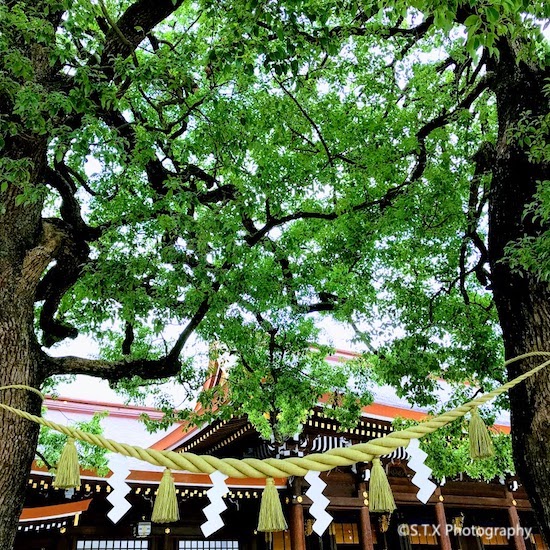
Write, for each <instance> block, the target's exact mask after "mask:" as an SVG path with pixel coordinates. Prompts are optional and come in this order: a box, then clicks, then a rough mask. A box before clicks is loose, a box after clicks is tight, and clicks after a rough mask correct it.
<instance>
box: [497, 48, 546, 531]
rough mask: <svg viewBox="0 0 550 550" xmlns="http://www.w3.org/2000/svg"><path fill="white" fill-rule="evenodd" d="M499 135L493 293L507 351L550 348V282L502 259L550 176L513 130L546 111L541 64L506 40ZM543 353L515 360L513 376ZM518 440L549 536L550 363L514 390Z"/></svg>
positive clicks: (521, 467) (528, 230)
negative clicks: (524, 58)
mask: <svg viewBox="0 0 550 550" xmlns="http://www.w3.org/2000/svg"><path fill="white" fill-rule="evenodd" d="M495 69H496V74H498V78H497V79H496V80H497V81H496V82H495V85H494V88H493V90H494V92H495V95H496V98H497V109H498V119H499V136H498V143H497V147H496V159H495V163H494V168H493V179H492V184H491V194H490V198H489V256H490V262H491V270H492V274H493V283H492V288H493V294H494V299H495V304H496V307H497V311H498V315H499V319H500V325H501V327H502V332H503V338H504V346H505V352H506V357H507V358H511V357H515V356H517V355H520V354H523V353H527V352H531V351H549V350H550V288H549V285H548V284H547V283H542V282H540V281H538V280H537V278H536V277H535V276H534V275H533V274H529V273H526V272H523V273H518V272H515V271H513V270H511V269H510V266H509V265H508V264H507V263H506V262H505V261H502V259H503V257H504V255H505V251H504V249H505V246H506V245H507V244H508V243H509V242H511V241H515V240H517V239H518V238H521V237H523V236H537V235H538V234H540V232H541V230H542V229H543V228H541V227H540V225H537V223H536V222H535V221H534V220H532V219H530V218H529V217H527V218H524V212H525V207H526V205H527V204H529V203H531V202H532V201H533V195H534V193H535V191H536V188H537V182H538V181H544V180H550V170H549V168H550V166H549V164H548V163H545V162H540V163H537V162H534V161H533V160H532V159H529V157H528V155H527V154H526V152H525V151H524V150H522V148H521V147H520V146H519V144H518V143H517V142H516V141H515V140H514V138H513V137H511V135H510V130H511V129H512V128H513V127H514V126H515V125H516V124H517V123H518V121H519V120H520V118H521V116H522V114H524V113H525V112H527V111H531V113H532V114H534V115H540V114H545V113H548V98H546V97H545V96H544V93H543V91H542V87H543V85H544V84H545V82H544V81H545V78H547V77H548V75H547V74H546V75H545V74H544V72H543V71H541V70H540V69H537V68H534V67H530V66H528V65H526V64H525V63H517V62H516V59H515V55H514V52H513V49H512V47H510V46H509V45H506V46H504V47H502V48H501V59H500V61H499V62H498V64H497V65H496V67H495ZM541 361H542V359H541V358H536V359H533V360H529V361H522V362H519V363H514V364H512V365H510V367H509V371H508V374H509V376H510V377H511V378H512V377H515V376H517V375H518V374H520V373H521V372H525V371H526V370H528V369H529V368H532V367H533V366H535V365H536V364H538V363H540V362H541ZM510 402H511V420H512V440H513V448H514V459H515V464H516V469H517V472H518V474H519V476H520V478H521V480H522V482H523V484H524V485H525V488H526V490H527V493H528V495H529V497H530V499H531V503H532V505H533V507H534V509H535V513H536V515H537V518H538V522H539V525H540V527H541V529H542V531H543V533H544V536H545V538H546V540H547V541H550V368H548V369H545V370H543V371H542V372H539V373H538V374H537V375H536V376H535V377H533V378H530V379H528V380H527V381H526V382H524V383H523V384H520V385H519V386H517V387H516V388H515V389H514V390H512V391H511V392H510Z"/></svg>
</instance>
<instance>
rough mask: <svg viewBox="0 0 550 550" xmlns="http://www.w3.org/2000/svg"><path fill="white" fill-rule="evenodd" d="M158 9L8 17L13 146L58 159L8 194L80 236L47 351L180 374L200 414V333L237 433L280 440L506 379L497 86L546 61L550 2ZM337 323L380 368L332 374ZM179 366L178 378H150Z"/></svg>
mask: <svg viewBox="0 0 550 550" xmlns="http://www.w3.org/2000/svg"><path fill="white" fill-rule="evenodd" d="M138 4H139V5H140V6H139V7H140V8H141V7H143V6H141V3H139V2H138V3H136V4H131V3H130V2H127V1H123V2H119V1H117V2H114V1H111V0H105V1H102V0H100V1H99V2H98V3H91V2H87V1H78V2H76V1H75V2H72V1H69V0H64V1H60V0H48V1H46V2H39V3H37V4H36V7H33V6H30V5H28V4H27V3H24V2H15V3H14V6H12V7H9V8H8V6H7V5H4V4H3V5H1V6H0V21H2V31H1V33H0V42H1V46H2V50H3V51H4V52H5V55H3V57H2V60H1V63H2V71H1V73H0V85H1V88H2V93H3V94H4V95H5V98H6V101H7V102H8V103H10V104H11V105H12V107H13V108H12V111H11V115H10V116H8V117H4V118H2V119H0V134H1V136H2V138H1V140H2V141H1V142H0V145H3V144H6V147H8V146H9V143H10V140H13V139H14V136H19V135H22V134H32V135H33V136H39V137H40V138H41V139H43V140H45V143H47V164H48V167H47V169H46V170H45V171H44V176H43V177H42V179H41V181H39V182H38V183H37V182H36V181H34V180H33V177H32V176H33V173H34V172H33V166H34V165H33V161H31V160H29V159H28V158H17V157H16V156H14V155H11V156H9V155H8V156H7V157H6V158H3V159H2V168H3V174H4V175H3V180H2V184H1V188H0V191H1V192H2V194H4V195H5V194H7V193H8V191H9V189H13V188H17V193H18V198H17V203H18V205H19V206H21V207H28V206H29V205H32V204H36V203H40V202H41V201H44V210H43V212H44V217H48V218H55V219H56V220H57V221H63V222H65V223H66V224H68V228H67V231H68V232H69V233H70V236H71V245H70V247H68V250H69V252H67V249H64V253H60V254H59V256H58V257H57V258H56V261H55V263H52V264H50V266H49V267H48V270H47V272H46V273H45V275H44V278H43V284H42V286H41V288H40V289H39V292H38V295H37V317H38V321H37V324H38V332H39V335H40V337H41V339H42V342H43V344H44V345H46V346H52V345H55V344H56V343H57V342H59V341H62V340H64V339H65V338H67V337H74V336H75V335H76V334H77V331H80V332H82V333H86V334H90V335H92V336H93V337H94V338H96V339H97V341H98V342H99V343H100V345H101V350H102V351H101V354H102V356H101V360H104V361H105V362H104V363H102V362H101V361H100V362H97V363H94V365H93V369H95V370H92V367H91V366H89V365H88V364H87V363H86V364H84V363H78V364H77V365H76V366H74V365H73V368H72V369H71V368H69V367H67V371H68V372H73V373H74V372H91V373H92V374H96V375H102V376H105V377H106V378H109V379H111V380H113V381H114V382H118V383H119V385H122V386H125V387H126V388H127V389H129V390H130V391H135V388H136V387H137V386H139V385H141V384H143V383H145V381H146V379H154V378H161V379H166V378H167V377H169V376H172V375H174V374H175V375H177V376H178V379H179V380H180V381H181V382H184V383H188V384H190V386H191V387H190V390H193V389H196V388H197V387H198V382H199V381H200V380H201V378H202V374H201V373H199V374H197V371H196V368H197V367H196V365H194V364H193V362H192V357H193V350H192V349H187V348H184V345H185V343H186V342H187V341H188V339H189V337H190V335H191V334H193V333H194V332H195V333H197V334H198V335H199V336H200V338H202V339H204V340H206V341H218V342H221V343H222V344H223V346H224V347H225V348H226V349H227V350H228V352H229V353H230V354H231V355H232V356H233V357H234V361H235V366H234V368H233V369H232V370H231V374H230V388H231V389H230V392H231V393H230V396H231V400H230V407H232V410H233V411H238V412H244V413H246V414H247V415H248V416H249V418H250V419H251V420H252V421H254V422H255V424H256V425H257V426H258V427H259V429H260V431H261V433H262V434H263V435H265V436H268V435H269V433H270V432H271V431H273V432H274V433H275V435H276V436H278V437H279V436H280V437H281V438H284V437H286V436H288V435H290V434H292V433H293V431H294V430H295V429H296V428H297V426H298V425H299V423H300V422H301V421H302V420H303V418H304V415H305V414H306V413H307V411H308V410H309V408H310V407H311V406H312V404H313V403H315V402H316V400H317V399H318V397H319V396H320V395H321V394H323V393H324V392H327V391H333V392H335V393H336V394H341V395H342V396H343V397H342V399H341V401H340V402H338V403H337V404H336V405H335V406H334V408H333V409H334V414H336V415H339V416H340V417H341V419H342V420H343V421H344V423H347V422H349V419H350V414H352V413H354V412H356V411H357V409H358V407H359V406H360V404H362V403H365V402H366V401H367V400H368V399H369V393H368V390H367V380H368V378H369V377H371V375H372V374H371V373H373V374H374V376H376V377H377V379H378V380H379V381H381V382H388V383H391V384H392V385H394V386H396V387H397V388H398V392H399V394H400V395H403V396H406V397H408V398H410V399H413V400H416V401H417V402H419V403H421V404H433V403H434V400H435V398H434V397H433V394H432V390H433V389H434V387H435V377H436V376H440V375H441V374H444V376H445V378H446V379H447V380H448V381H449V382H450V383H462V382H463V381H464V380H471V381H473V382H475V383H478V384H480V385H482V386H483V387H484V388H489V387H491V385H493V384H494V383H495V382H498V381H501V380H502V379H503V376H504V373H503V372H502V369H501V367H500V364H501V359H502V351H501V343H500V338H499V330H498V327H497V319H496V313H495V309H494V306H493V303H492V299H491V295H490V292H489V284H490V273H489V268H488V263H487V247H486V237H487V221H486V211H487V210H486V207H487V197H488V191H489V181H490V177H489V175H487V173H486V170H483V169H482V168H480V166H482V164H483V163H482V162H481V160H482V159H483V158H484V153H485V152H486V151H489V150H490V148H491V147H492V146H493V145H494V143H495V139H496V131H497V128H496V112H495V101H494V98H493V95H492V92H491V89H490V85H489V84H490V78H491V74H490V72H489V70H488V67H489V64H490V62H491V60H494V59H498V57H499V48H498V45H499V43H500V42H501V41H503V40H514V41H516V43H517V44H518V51H519V56H520V58H522V59H529V60H530V62H532V63H539V64H541V65H543V64H544V63H546V61H547V58H548V47H547V43H545V42H544V39H543V37H542V35H541V33H540V27H539V21H540V20H541V19H543V18H545V17H548V16H549V13H548V10H549V6H548V4H547V3H545V2H525V1H523V0H505V1H499V2H496V1H490V0H488V1H487V2H481V3H480V2H428V1H423V0H418V1H414V2H402V1H400V0H396V1H393V2H385V3H374V2H370V3H369V2H367V3H364V2H354V1H352V0H351V1H341V0H333V1H329V2H327V1H325V0H286V1H284V2H262V1H258V0H246V1H243V0H239V1H237V2H234V1H231V2H223V1H222V2H218V1H216V2H211V1H209V0H201V1H198V2H193V3H191V2H186V3H182V2H178V1H176V2H174V3H173V4H172V5H171V6H169V7H168V8H167V7H166V6H164V3H161V4H162V9H166V15H167V17H166V18H164V19H162V20H161V22H160V23H159V24H154V25H150V27H147V28H143V27H142V26H140V25H139V24H137V21H133V22H132V19H131V17H130V15H131V14H132V13H133V12H132V9H134V8H135V9H138V8H136V6H138ZM161 4H159V8H158V9H159V10H160V9H161ZM45 8H46V11H45ZM172 12H173V13H172ZM48 14H50V15H51V17H49V16H48ZM56 14H57V15H56ZM129 14H130V15H129ZM147 21H148V20H147ZM130 23H132V25H130ZM142 24H143V25H146V23H142ZM136 36H137V39H136ZM134 42H135V43H138V44H139V47H137V49H135V52H133V53H131V54H130V51H131V50H132V48H130V47H129V46H128V44H130V46H131V45H132V44H133V43H134ZM37 55H41V56H42V66H43V67H49V70H50V73H49V74H50V76H49V77H48V78H50V77H51V78H50V79H49V80H48V79H45V78H44V77H43V75H42V74H40V73H39V71H37V66H38V65H37V63H36V56H37ZM52 75H53V76H52ZM525 116H526V126H525V128H517V129H512V131H516V132H517V135H520V134H521V139H523V141H524V142H525V144H526V145H527V146H528V147H530V148H531V150H532V154H533V155H547V153H548V152H547V148H546V149H545V148H544V146H543V145H542V143H543V140H542V138H541V137H540V136H541V135H543V134H544V132H547V129H548V124H547V121H546V120H538V121H532V120H531V119H530V118H529V113H525ZM531 134H534V135H531ZM7 150H9V148H8V149H7ZM543 183H544V182H541V192H540V197H539V198H540V203H541V204H542V206H541V205H533V208H535V209H537V212H539V209H540V213H539V214H538V215H540V216H547V213H548V211H549V208H548V196H547V195H548V193H547V186H546V187H545V186H544V185H543ZM547 248H548V243H547V242H546V241H545V240H544V239H541V240H540V241H537V242H536V243H532V242H525V243H523V242H522V243H520V242H518V243H511V245H510V258H511V260H510V261H512V262H515V263H516V265H517V267H518V269H524V268H525V267H526V266H527V267H530V268H532V267H533V266H535V265H536V264H537V262H539V260H540V258H545V257H546V255H547ZM63 254H64V255H63ZM546 265H548V264H546ZM540 276H541V277H547V276H548V273H547V271H546V268H544V269H542V270H541V273H540ZM321 315H332V316H333V317H334V318H335V319H337V320H338V321H342V322H347V323H351V324H353V326H354V327H356V328H357V330H358V334H359V337H360V338H361V339H362V341H363V343H364V344H365V345H366V346H367V347H368V349H369V350H370V353H371V357H370V358H369V361H368V368H366V367H365V365H363V368H358V367H357V365H355V364H354V365H353V366H343V367H341V368H337V367H335V368H334V369H330V368H329V367H328V366H327V365H326V364H325V363H324V362H323V361H322V352H324V351H325V350H324V348H322V347H321V348H319V350H318V351H311V349H310V346H311V344H312V343H315V341H316V339H317V329H316V326H315V323H314V322H312V320H311V319H312V316H313V318H316V317H315V316H317V317H319V316H321ZM173 326H181V327H183V329H182V330H183V332H182V333H180V336H179V337H178V338H177V339H176V338H175V337H174V336H173V331H171V330H168V329H169V327H173ZM172 346H175V347H174V348H172ZM170 349H173V350H175V352H176V353H175V354H169V358H170V361H168V362H166V361H165V362H163V363H160V362H159V363H155V365H160V364H162V365H163V368H162V369H160V370H155V369H153V368H151V369H149V370H147V369H141V370H140V369H134V368H133V366H135V365H145V364H149V363H146V362H147V361H154V360H159V361H161V358H162V357H165V356H166V353H167V352H168V351H169V350H170ZM182 350H183V351H182ZM180 352H182V353H183V356H184V359H183V360H182V361H179V360H178V356H179V355H180ZM109 362H110V363H112V362H115V363H116V362H119V363H117V364H118V369H117V370H116V372H115V371H113V370H110V369H109V368H108V366H107V363H109ZM71 364H72V363H70V362H67V363H65V365H71ZM174 365H175V367H174ZM87 369H89V370H87ZM350 373H351V374H352V375H353V377H354V379H355V380H356V384H355V387H352V388H347V385H348V383H347V382H348V379H349V376H350ZM121 379H123V380H124V381H123V382H120V380H121ZM214 398H215V396H213V395H211V394H208V393H206V394H204V395H203V396H202V397H201V399H202V400H203V402H207V401H212V399H214ZM344 405H345V407H344ZM228 410H229V409H228ZM183 414H184V415H188V416H189V415H190V412H189V411H187V412H184V413H183ZM222 414H223V413H222ZM189 417H190V416H189Z"/></svg>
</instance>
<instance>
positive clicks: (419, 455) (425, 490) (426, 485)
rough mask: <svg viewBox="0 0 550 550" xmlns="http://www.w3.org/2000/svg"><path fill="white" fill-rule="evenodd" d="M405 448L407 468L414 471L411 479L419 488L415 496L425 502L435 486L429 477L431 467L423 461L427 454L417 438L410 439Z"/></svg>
mask: <svg viewBox="0 0 550 550" xmlns="http://www.w3.org/2000/svg"><path fill="white" fill-rule="evenodd" d="M405 450H406V451H407V454H408V455H409V462H408V465H409V468H410V469H411V470H412V471H413V472H416V473H415V475H414V477H413V478H412V480H411V481H412V482H413V484H414V485H416V486H417V487H418V488H419V489H420V490H419V491H418V493H416V498H418V500H419V501H420V502H422V503H423V504H426V502H428V500H430V497H431V496H432V495H433V494H434V491H435V490H436V488H437V486H436V485H435V483H433V482H432V481H430V479H429V477H430V475H431V473H432V470H431V468H429V467H428V466H426V464H425V463H424V461H425V460H426V457H427V456H428V455H427V454H426V453H425V452H424V451H423V450H422V449H421V448H420V441H419V440H418V439H411V441H410V443H409V445H408V446H407V448H406V449H405Z"/></svg>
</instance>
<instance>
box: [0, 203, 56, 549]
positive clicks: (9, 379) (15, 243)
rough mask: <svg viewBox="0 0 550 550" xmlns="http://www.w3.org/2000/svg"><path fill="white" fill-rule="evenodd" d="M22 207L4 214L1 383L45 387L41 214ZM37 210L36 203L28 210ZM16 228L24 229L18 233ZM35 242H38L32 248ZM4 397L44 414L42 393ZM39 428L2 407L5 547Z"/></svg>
mask: <svg viewBox="0 0 550 550" xmlns="http://www.w3.org/2000/svg"><path fill="white" fill-rule="evenodd" d="M12 204H13V203H12ZM22 210H23V209H16V208H14V209H12V210H11V211H10V209H9V208H8V209H7V215H4V216H2V219H0V224H1V226H2V230H1V231H0V233H1V235H0V255H1V257H0V386H7V385H12V384H25V385H28V386H32V387H35V388H39V387H40V385H41V384H42V382H43V381H44V379H45V376H46V367H45V366H46V363H45V362H44V361H43V355H42V352H41V350H40V347H39V345H38V343H37V341H36V337H35V334H34V290H35V288H36V283H35V282H34V281H33V275H36V273H37V271H39V270H41V266H42V262H41V261H40V260H39V258H40V253H39V254H36V251H37V250H38V249H40V246H41V244H42V241H41V238H40V232H39V230H38V231H37V227H38V228H39V227H40V224H39V218H38V219H36V218H35V219H34V223H33V219H32V216H31V217H30V219H28V220H27V223H23V221H22V220H21V215H22V214H21V212H22ZM32 211H33V208H32V207H31V208H30V209H29V210H28V211H27V212H26V213H25V214H26V215H28V214H29V212H32ZM14 227H17V228H18V229H19V233H18V234H17V237H15V236H14V233H13V231H14ZM10 228H11V231H9V229H10ZM37 236H38V239H37V238H36V237H37ZM2 237H5V238H4V239H2ZM6 239H7V240H6ZM33 241H34V244H35V245H37V246H35V247H32V244H33ZM33 252H34V253H33ZM35 281H36V282H38V277H35ZM0 400H1V402H2V403H5V404H7V405H11V406H12V407H16V408H18V409H22V410H25V411H28V412H31V413H33V414H40V406H41V401H40V398H39V397H38V396H37V395H35V394H33V393H30V392H28V391H25V390H15V389H9V390H0ZM38 432H39V427H38V425H37V424H34V423H32V422H29V421H28V420H24V419H22V418H19V417H18V416H15V415H14V414H12V413H10V412H8V411H4V410H0V470H1V471H2V475H1V476H0V520H1V521H0V549H1V550H9V549H11V548H12V547H13V541H14V538H15V535H16V532H17V521H18V518H19V515H20V513H21V508H22V507H23V502H24V498H25V488H26V485H27V478H28V475H29V472H30V467H31V463H32V460H33V457H34V453H35V449H36V443H37V438H38Z"/></svg>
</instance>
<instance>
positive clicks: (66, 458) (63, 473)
mask: <svg viewBox="0 0 550 550" xmlns="http://www.w3.org/2000/svg"><path fill="white" fill-rule="evenodd" d="M53 485H54V487H57V488H58V489H72V488H74V487H79V486H80V466H79V465H78V452H77V450H76V446H75V444H74V439H73V438H72V437H69V439H68V440H67V443H66V444H65V447H64V448H63V452H62V453H61V457H60V459H59V462H58V463H57V472H56V474H55V481H54V482H53Z"/></svg>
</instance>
